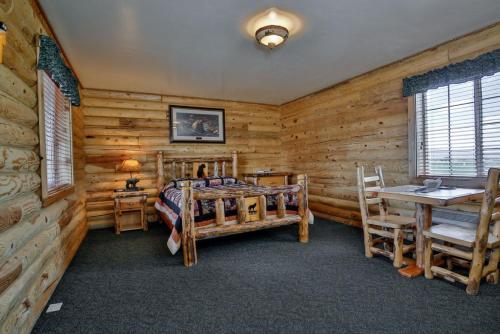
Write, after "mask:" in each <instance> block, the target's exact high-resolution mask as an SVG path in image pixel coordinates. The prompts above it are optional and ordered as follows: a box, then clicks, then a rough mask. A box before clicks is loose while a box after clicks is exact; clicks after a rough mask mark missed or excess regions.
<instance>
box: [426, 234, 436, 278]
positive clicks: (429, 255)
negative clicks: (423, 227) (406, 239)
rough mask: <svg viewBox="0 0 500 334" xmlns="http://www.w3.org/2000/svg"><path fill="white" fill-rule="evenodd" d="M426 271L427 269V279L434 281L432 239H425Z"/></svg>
mask: <svg viewBox="0 0 500 334" xmlns="http://www.w3.org/2000/svg"><path fill="white" fill-rule="evenodd" d="M424 247H425V249H424V269H425V278H427V279H433V278H434V274H433V273H432V269H431V268H432V264H433V262H434V261H433V260H434V257H433V256H432V238H428V237H426V238H425V241H424Z"/></svg>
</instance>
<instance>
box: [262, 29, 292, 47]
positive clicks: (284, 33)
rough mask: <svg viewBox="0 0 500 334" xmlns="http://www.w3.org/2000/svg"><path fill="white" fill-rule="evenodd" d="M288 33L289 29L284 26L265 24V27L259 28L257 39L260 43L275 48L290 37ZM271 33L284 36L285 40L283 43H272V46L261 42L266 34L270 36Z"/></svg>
mask: <svg viewBox="0 0 500 334" xmlns="http://www.w3.org/2000/svg"><path fill="white" fill-rule="evenodd" d="M288 34H289V33H288V29H287V28H285V27H283V26H279V25H267V26H264V27H261V28H259V29H257V31H256V32H255V39H256V40H257V42H259V44H262V45H264V46H267V47H269V48H273V47H275V46H278V45H281V44H283V43H285V41H286V40H287V39H288ZM269 35H276V36H280V37H281V38H283V41H282V42H281V43H279V44H278V45H272V46H270V45H265V44H263V43H262V42H261V41H262V38H264V37H265V36H269Z"/></svg>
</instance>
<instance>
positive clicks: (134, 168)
mask: <svg viewBox="0 0 500 334" xmlns="http://www.w3.org/2000/svg"><path fill="white" fill-rule="evenodd" d="M120 170H121V171H123V172H140V171H141V163H140V162H139V161H137V160H135V159H127V160H123V162H122V165H121V166H120Z"/></svg>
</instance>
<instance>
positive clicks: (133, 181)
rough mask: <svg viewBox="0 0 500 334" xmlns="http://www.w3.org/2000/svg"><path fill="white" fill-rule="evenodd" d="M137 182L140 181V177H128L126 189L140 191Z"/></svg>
mask: <svg viewBox="0 0 500 334" xmlns="http://www.w3.org/2000/svg"><path fill="white" fill-rule="evenodd" d="M137 182H139V179H138V178H135V177H134V178H130V179H127V181H126V183H125V190H126V191H138V190H140V189H139V188H138V187H137Z"/></svg>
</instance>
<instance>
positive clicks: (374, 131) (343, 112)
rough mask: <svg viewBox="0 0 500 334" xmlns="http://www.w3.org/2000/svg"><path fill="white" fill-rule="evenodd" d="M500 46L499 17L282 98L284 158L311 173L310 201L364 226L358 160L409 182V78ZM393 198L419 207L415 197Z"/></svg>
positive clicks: (405, 209) (389, 179)
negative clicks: (395, 59) (394, 59)
mask: <svg viewBox="0 0 500 334" xmlns="http://www.w3.org/2000/svg"><path fill="white" fill-rule="evenodd" d="M499 47H500V24H496V25H494V26H490V27H488V28H486V29H484V30H482V31H479V32H476V33H472V34H469V35H466V36H464V37H461V38H458V39H456V40H453V41H450V42H447V43H445V44H442V45H440V46H437V47H435V48H432V49H429V50H427V51H425V52H422V53H420V54H417V55H415V56H412V57H410V58H407V59H404V60H401V61H399V62H396V63H393V64H390V65H388V66H385V67H382V68H380V69H377V70H375V71H372V72H369V73H366V74H364V75H361V76H358V77H356V78H353V79H351V80H348V81H346V82H343V83H341V84H338V85H335V86H333V87H331V88H329V89H326V90H324V91H321V92H318V93H315V94H312V95H309V96H306V97H303V98H300V99H298V100H295V101H292V102H290V103H287V104H285V105H283V106H281V114H282V118H281V121H282V124H283V131H282V138H281V141H282V152H283V154H282V161H283V164H284V166H286V169H289V170H290V171H293V172H294V173H306V174H308V175H309V182H310V186H309V193H310V197H309V200H310V208H311V209H312V210H313V211H314V212H315V213H316V214H317V215H318V216H321V217H324V218H330V219H334V220H336V221H340V222H344V223H346V224H353V225H358V226H360V220H361V217H360V213H359V206H358V202H357V195H356V191H355V185H356V167H357V166H358V165H364V166H365V167H367V168H368V171H370V170H371V171H372V172H373V171H374V170H373V168H374V166H375V165H377V164H380V165H382V166H383V167H384V174H385V175H384V176H385V180H386V184H388V185H396V184H404V183H408V182H410V180H409V171H408V125H407V123H408V103H407V99H406V98H403V97H402V80H403V78H404V77H406V76H410V75H414V74H419V73H424V72H426V71H429V70H431V69H434V68H439V67H442V66H445V65H448V64H450V63H455V62H460V61H463V60H465V59H469V58H474V57H476V56H478V55H480V54H482V53H485V52H488V51H491V50H494V49H496V48H499ZM332 66H335V64H332ZM393 205H396V211H399V212H400V213H402V214H412V210H413V205H411V204H409V203H396V202H395V203H393ZM459 209H465V210H469V211H475V210H477V206H474V205H472V206H471V205H463V206H461V207H460V208H459Z"/></svg>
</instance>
